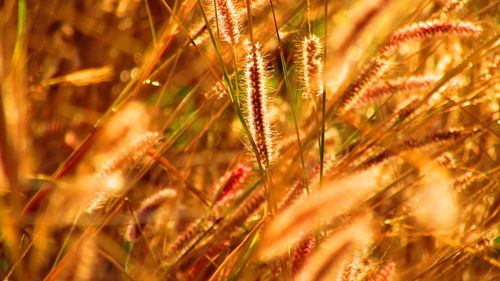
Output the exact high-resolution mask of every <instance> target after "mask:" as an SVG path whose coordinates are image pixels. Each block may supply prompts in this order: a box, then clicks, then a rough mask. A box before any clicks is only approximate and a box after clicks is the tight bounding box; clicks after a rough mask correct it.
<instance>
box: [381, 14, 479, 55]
mask: <svg viewBox="0 0 500 281" xmlns="http://www.w3.org/2000/svg"><path fill="white" fill-rule="evenodd" d="M481 32H482V28H481V26H479V25H478V24H475V23H473V22H468V21H442V20H432V21H425V22H417V23H414V24H411V25H409V26H407V27H404V28H402V29H401V30H399V31H396V32H395V33H394V34H392V35H391V36H390V37H389V40H387V43H385V45H384V46H383V47H382V48H381V49H380V52H381V53H383V54H389V53H390V52H391V51H393V50H394V49H396V48H397V47H398V46H399V45H401V44H402V43H405V42H408V41H410V40H414V39H419V38H431V37H435V36H440V35H448V34H456V35H459V36H463V37H466V36H476V35H478V34H480V33H481Z"/></svg>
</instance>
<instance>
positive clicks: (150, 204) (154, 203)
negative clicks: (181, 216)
mask: <svg viewBox="0 0 500 281" xmlns="http://www.w3.org/2000/svg"><path fill="white" fill-rule="evenodd" d="M176 196H177V191H175V190H174V189H170V188H166V189H163V190H160V191H158V192H157V193H155V194H153V195H151V196H150V197H148V198H146V200H144V201H143V202H142V204H141V207H140V208H139V209H138V210H137V211H136V215H137V220H138V222H136V221H135V219H134V218H132V219H131V220H130V224H129V226H128V227H127V232H126V238H127V240H129V241H132V240H135V239H137V238H138V237H139V233H140V229H143V228H144V226H145V225H146V224H147V223H148V221H149V220H150V219H151V217H152V216H154V214H155V213H156V211H158V209H160V208H161V207H162V205H163V204H165V203H167V202H168V201H169V200H171V199H173V198H175V197H176Z"/></svg>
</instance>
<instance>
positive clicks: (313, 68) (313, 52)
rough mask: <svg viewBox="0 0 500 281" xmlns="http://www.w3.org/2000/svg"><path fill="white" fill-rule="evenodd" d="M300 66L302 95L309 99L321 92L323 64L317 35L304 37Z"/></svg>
mask: <svg viewBox="0 0 500 281" xmlns="http://www.w3.org/2000/svg"><path fill="white" fill-rule="evenodd" d="M301 52H302V68H303V71H304V73H303V79H304V81H303V82H304V88H303V93H302V97H303V98H305V99H309V98H311V97H314V96H317V95H320V94H321V93H322V92H323V78H322V75H323V65H322V61H321V53H322V50H321V43H320V40H319V38H318V37H317V36H315V35H312V36H311V37H309V38H307V37H306V38H305V39H304V42H303V43H302V50H301Z"/></svg>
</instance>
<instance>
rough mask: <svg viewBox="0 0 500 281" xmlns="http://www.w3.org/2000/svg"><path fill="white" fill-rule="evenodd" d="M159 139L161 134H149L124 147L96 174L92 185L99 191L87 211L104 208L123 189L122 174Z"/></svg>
mask: <svg viewBox="0 0 500 281" xmlns="http://www.w3.org/2000/svg"><path fill="white" fill-rule="evenodd" d="M159 139H160V134H159V133H158V132H147V133H145V134H144V135H141V136H139V137H137V138H135V139H134V140H133V141H132V142H131V143H129V144H127V145H125V146H124V147H122V149H121V150H120V151H119V152H118V153H117V154H116V155H114V157H113V158H111V159H110V160H109V161H108V162H107V163H105V164H104V165H103V166H102V167H101V168H100V169H99V170H98V171H97V172H96V174H95V176H94V179H93V181H92V183H91V184H92V185H95V186H98V191H97V192H96V195H95V197H94V199H93V200H91V202H90V203H89V204H88V205H87V206H86V207H85V211H86V212H87V213H90V212H92V211H94V210H95V209H97V208H100V207H102V206H103V205H104V204H105V203H106V201H107V200H108V199H109V197H111V196H113V195H114V194H116V193H118V192H119V191H120V190H121V188H122V187H123V176H122V174H123V173H124V172H125V171H126V170H127V169H129V168H131V167H132V165H134V164H135V163H136V162H138V161H140V160H141V159H142V158H143V157H144V156H145V155H146V152H147V151H148V149H150V148H151V147H152V146H153V145H154V144H155V143H156V142H157V141H158V140H159ZM103 183H105V184H103Z"/></svg>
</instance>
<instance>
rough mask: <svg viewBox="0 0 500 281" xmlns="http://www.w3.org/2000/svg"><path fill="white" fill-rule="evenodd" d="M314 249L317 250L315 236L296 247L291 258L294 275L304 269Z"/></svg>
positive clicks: (303, 240) (306, 238) (305, 239)
mask: <svg viewBox="0 0 500 281" xmlns="http://www.w3.org/2000/svg"><path fill="white" fill-rule="evenodd" d="M314 248H316V239H315V238H314V236H313V235H309V236H307V237H305V238H304V239H302V241H300V243H298V244H297V245H296V247H295V248H294V249H293V251H292V256H291V265H292V271H293V272H294V274H297V272H299V271H300V270H301V269H302V267H303V266H304V263H305V262H306V260H307V258H309V256H310V255H311V253H312V252H313V250H314Z"/></svg>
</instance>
